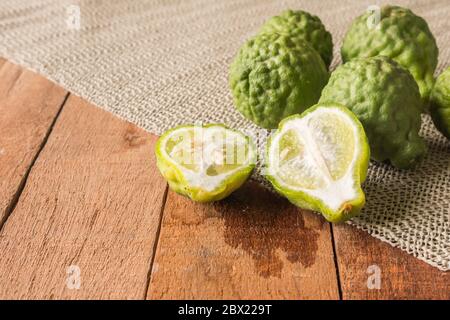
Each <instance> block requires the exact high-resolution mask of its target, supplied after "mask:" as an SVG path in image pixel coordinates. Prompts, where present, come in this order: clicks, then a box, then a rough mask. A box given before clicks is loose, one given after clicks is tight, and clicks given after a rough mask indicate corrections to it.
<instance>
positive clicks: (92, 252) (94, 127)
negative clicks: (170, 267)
mask: <svg viewBox="0 0 450 320" xmlns="http://www.w3.org/2000/svg"><path fill="white" fill-rule="evenodd" d="M155 140H156V138H155V137H154V136H152V135H150V134H148V133H146V132H144V131H143V130H140V129H138V128H136V127H135V126H133V125H131V124H129V123H127V122H125V121H122V120H120V119H118V118H116V117H114V116H113V115H111V114H109V113H107V112H105V111H102V110H100V109H98V108H96V107H93V106H92V105H89V104H88V103H86V102H84V101H83V100H81V99H80V98H77V97H74V96H70V97H69V99H68V100H67V102H66V104H65V106H64V109H63V111H62V112H61V114H60V116H59V118H58V121H57V122H56V124H55V127H54V129H53V131H52V134H51V135H50V137H49V139H48V142H47V144H46V145H45V147H44V149H43V150H42V152H41V154H40V156H39V158H38V159H37V161H36V163H35V165H34V167H33V169H32V170H31V172H30V175H29V177H28V180H27V183H26V186H25V188H24V190H23V193H22V195H21V197H20V200H19V202H18V204H17V206H16V208H15V210H14V212H13V213H12V215H11V216H10V218H9V219H8V220H7V222H6V223H5V225H4V228H3V230H2V232H1V233H0V252H1V253H2V254H1V255H0V270H2V271H1V272H0V298H8V299H11V298H27V299H30V298H31V299H34V298H45V299H47V298H78V299H81V298H89V299H94V298H95V299H96V298H123V299H128V298H130V299H135V298H136V299H137V298H144V297H145V295H146V291H147V286H148V278H147V277H148V272H149V269H150V263H151V259H152V256H153V251H154V245H155V238H156V235H157V230H158V227H159V222H160V215H161V211H162V205H163V201H164V200H163V199H164V195H165V191H166V183H165V181H163V179H162V178H161V177H160V175H159V173H158V172H157V169H156V166H155V159H154V156H153V147H154V143H155ZM78 280H80V281H78ZM78 285H80V286H79V289H77V287H78Z"/></svg>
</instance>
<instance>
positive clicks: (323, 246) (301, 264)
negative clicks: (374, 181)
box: [148, 184, 339, 299]
mask: <svg viewBox="0 0 450 320" xmlns="http://www.w3.org/2000/svg"><path fill="white" fill-rule="evenodd" d="M148 298H149V299H161V298H163V299H176V298H180V299H201V298H205V299H220V298H226V299H228V298H230V299H251V298H253V299H255V298H259V299H277V298H280V299H282V298H292V299H320V298H325V299H338V298H339V295H338V287H337V279H336V271H335V266H334V261H333V251H332V243H331V236H330V227H329V224H328V223H326V222H325V221H324V220H323V219H322V218H320V217H319V216H317V215H315V214H312V213H309V212H300V210H298V209H296V208H295V207H294V206H292V205H290V204H289V203H288V202H287V201H286V200H284V199H281V198H278V197H276V196H274V195H272V194H270V193H269V192H268V191H265V190H263V189H262V188H261V187H258V186H256V185H254V184H247V185H245V186H244V187H243V188H241V189H240V190H238V191H237V192H236V193H234V194H233V195H232V196H230V197H229V198H228V199H226V200H224V201H221V202H217V203H215V204H195V203H193V202H191V201H189V200H188V199H186V198H184V197H182V196H179V195H177V194H175V193H173V192H169V195H168V200H167V203H166V207H165V209H164V217H163V223H162V225H161V233H160V240H159V245H158V248H157V253H156V256H155V262H154V264H153V269H152V276H151V282H150V287H149V292H148Z"/></svg>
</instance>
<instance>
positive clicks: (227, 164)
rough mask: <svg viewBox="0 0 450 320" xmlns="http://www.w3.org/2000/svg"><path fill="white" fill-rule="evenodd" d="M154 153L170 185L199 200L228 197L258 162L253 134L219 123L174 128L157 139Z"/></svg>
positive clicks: (181, 192)
mask: <svg viewBox="0 0 450 320" xmlns="http://www.w3.org/2000/svg"><path fill="white" fill-rule="evenodd" d="M155 153H156V160H157V162H156V163H157V166H158V168H159V170H160V171H161V174H162V175H163V176H164V178H165V179H166V180H167V181H168V183H169V186H170V188H171V189H172V190H174V191H175V192H177V193H179V194H182V195H185V196H188V197H189V198H191V199H192V200H195V201H199V202H208V201H216V200H221V199H223V198H225V197H227V196H228V195H229V194H230V193H232V192H233V191H234V190H236V189H237V188H239V187H240V186H241V185H242V184H243V183H244V182H245V180H246V179H247V178H248V177H249V175H250V173H251V172H252V170H253V168H254V165H255V162H256V151H255V146H254V144H253V143H252V141H251V140H250V138H249V137H247V136H245V135H243V134H242V133H240V132H237V131H234V130H231V129H228V128H227V127H225V126H223V125H218V124H212V125H207V126H192V125H187V126H180V127H176V128H174V129H171V130H169V131H167V132H165V133H164V134H163V135H162V136H161V137H160V138H159V139H158V141H157V143H156V147H155Z"/></svg>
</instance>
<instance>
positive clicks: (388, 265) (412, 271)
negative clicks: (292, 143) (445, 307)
mask: <svg viewBox="0 0 450 320" xmlns="http://www.w3.org/2000/svg"><path fill="white" fill-rule="evenodd" d="M333 232H334V239H335V244H336V252H337V259H338V267H339V271H340V280H341V287H342V295H343V299H444V300H449V299H450V273H448V272H442V271H439V270H438V269H437V268H434V267H432V266H430V265H428V264H426V263H425V262H422V261H420V260H418V259H416V258H414V257H413V256H411V255H409V254H407V253H405V252H403V251H401V250H400V249H397V248H394V247H392V246H390V245H389V244H387V243H384V242H381V241H380V240H378V239H375V238H373V237H371V236H369V235H368V234H367V233H365V232H363V231H361V230H358V229H356V228H354V227H352V226H349V225H335V226H333ZM371 266H372V267H371ZM374 266H375V267H374ZM378 268H379V269H378ZM378 270H379V271H380V279H381V282H380V286H379V289H377V286H376V282H374V280H375V278H374V277H373V276H375V273H376V272H378ZM368 282H369V286H368ZM369 287H370V288H371V289H369Z"/></svg>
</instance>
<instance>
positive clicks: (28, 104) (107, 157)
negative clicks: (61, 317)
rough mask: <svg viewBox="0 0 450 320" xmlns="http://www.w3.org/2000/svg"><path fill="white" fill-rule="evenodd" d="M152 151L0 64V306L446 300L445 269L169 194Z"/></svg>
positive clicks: (259, 196) (122, 125)
mask: <svg viewBox="0 0 450 320" xmlns="http://www.w3.org/2000/svg"><path fill="white" fill-rule="evenodd" d="M155 141H156V137H155V136H154V135H152V134H149V133H147V132H145V131H143V130H141V129H139V128H137V127H136V126H134V125H132V124H130V123H128V122H126V121H123V120H120V119H118V118H117V117H115V116H113V115H111V114H109V113H108V112H105V111H103V110H101V109H100V108H97V107H95V106H93V105H91V104H89V103H88V102H86V101H85V100H83V99H81V98H79V97H76V96H75V95H72V94H70V93H68V92H67V91H65V90H64V89H62V88H61V87H59V86H57V85H55V84H53V83H52V82H50V81H48V80H46V79H44V78H43V77H41V76H39V75H36V74H34V73H32V72H30V71H26V70H24V69H23V68H21V67H19V66H16V65H14V64H12V63H10V62H7V61H5V60H0V191H1V193H0V228H1V229H0V298H6V299H11V298H20V299H23V298H26V299H29V298H32V299H35V298H43V299H59V298H64V299H66V298H68V299H83V298H89V299H91V298H114V299H115V298H126V299H173V298H187V299H196V298H232V299H234V298H236V299H241V298H242V299H246V298H262V299H266V298H267V299H285V298H288V299H388V298H395V299H410V298H420V299H450V276H449V273H445V272H440V271H439V270H438V269H436V268H433V267H431V266H429V265H427V264H425V263H424V262H422V261H420V260H418V259H416V258H414V257H412V256H410V255H408V254H406V253H404V252H402V251H400V250H398V249H395V248H392V247H391V246H389V245H387V244H385V243H383V242H381V241H379V240H376V239H374V238H372V237H370V236H369V235H367V234H366V233H364V232H362V231H358V230H357V229H355V228H354V227H350V226H348V225H331V224H329V223H328V222H326V221H325V220H324V219H322V218H321V217H319V216H318V215H316V214H314V213H311V212H306V211H301V210H299V209H297V208H295V207H294V206H292V205H290V204H289V203H288V202H287V201H286V200H284V199H281V198H278V197H276V196H274V195H272V194H269V193H268V192H267V191H264V190H263V189H261V188H259V187H258V186H256V185H254V184H251V183H248V184H247V185H245V186H244V187H243V188H242V189H241V190H239V191H237V192H236V193H235V194H233V195H232V196H231V197H229V198H228V199H226V200H224V201H221V202H218V203H214V204H207V205H205V204H196V203H193V202H191V201H189V200H187V199H185V198H184V197H181V196H179V195H177V194H175V193H173V192H172V191H170V190H168V188H167V184H166V183H165V181H164V180H163V179H162V178H161V176H160V174H159V172H158V171H157V169H156V166H155V158H154V154H153V148H154V145H155ZM374 266H375V267H374ZM378 268H379V269H378ZM378 271H379V272H380V279H381V283H380V287H379V289H377V288H376V287H377V286H376V282H373V280H374V278H373V277H374V276H377V274H376V273H377V272H378ZM374 272H375V273H374ZM368 281H369V284H372V285H369V286H368ZM373 284H375V288H374V286H373Z"/></svg>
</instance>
